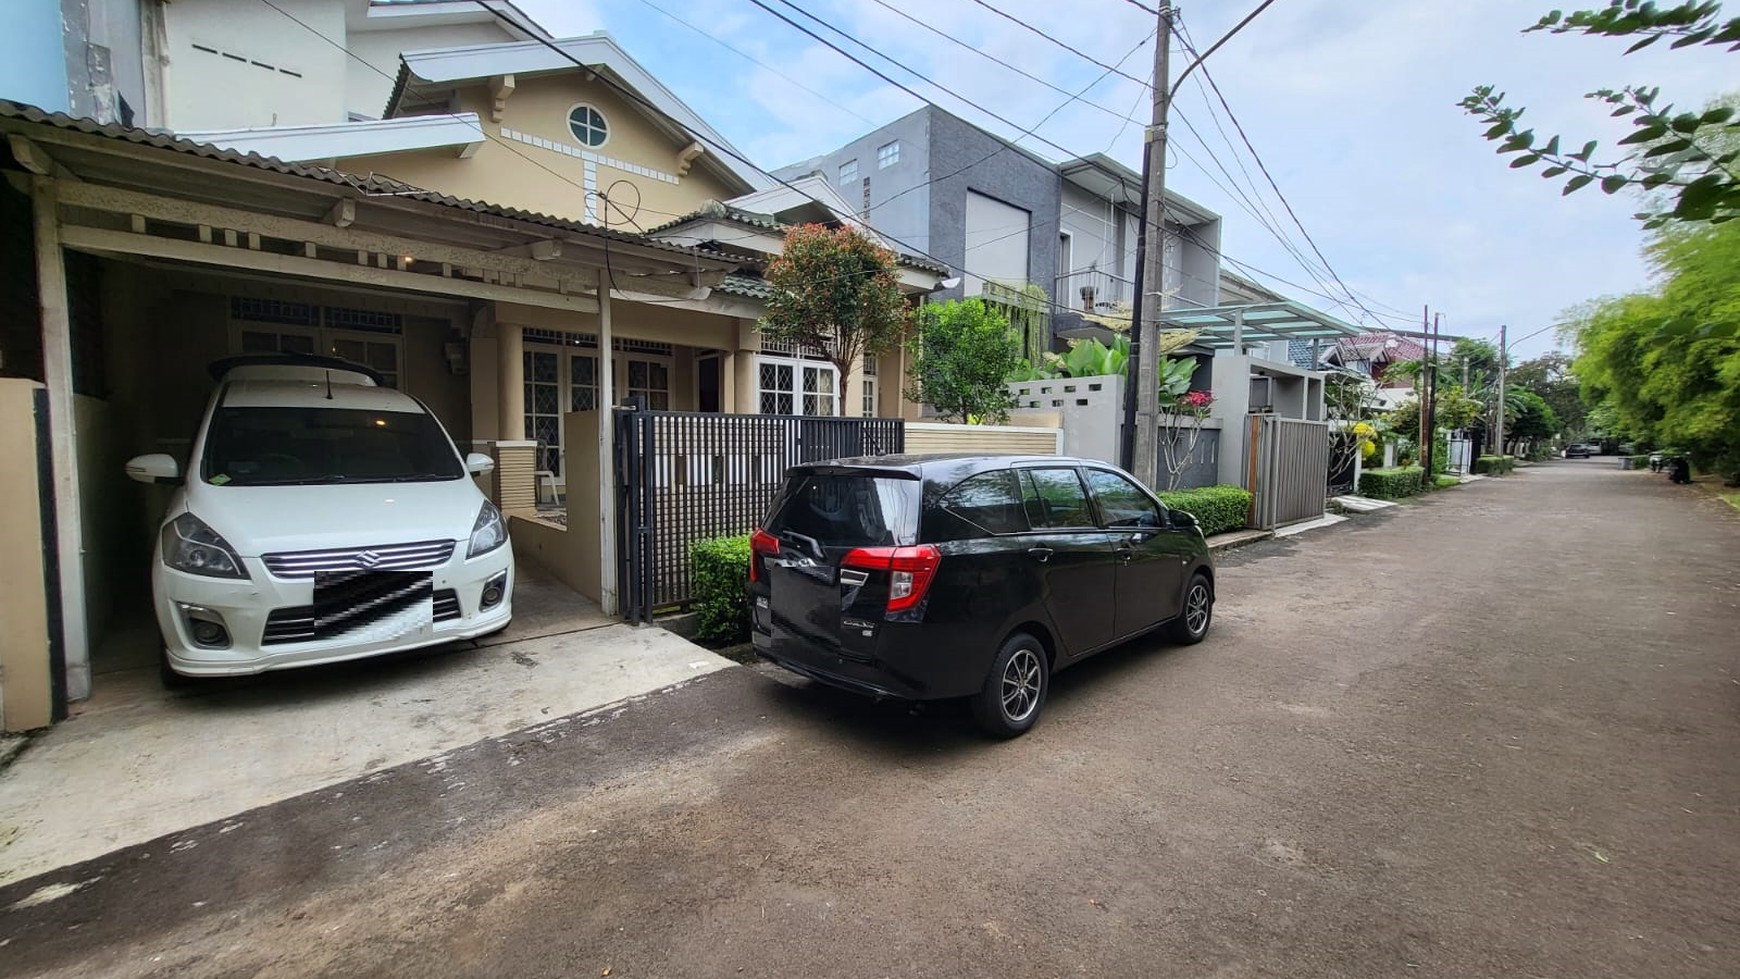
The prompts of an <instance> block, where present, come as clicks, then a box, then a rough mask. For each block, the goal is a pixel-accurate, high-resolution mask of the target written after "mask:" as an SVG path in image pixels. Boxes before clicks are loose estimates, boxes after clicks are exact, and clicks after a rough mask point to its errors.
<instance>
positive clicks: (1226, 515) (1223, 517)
mask: <svg viewBox="0 0 1740 979" xmlns="http://www.w3.org/2000/svg"><path fill="white" fill-rule="evenodd" d="M1160 502H1162V503H1164V504H1166V505H1167V506H1169V507H1171V508H1172V509H1174V510H1183V511H1184V512H1185V513H1188V514H1190V515H1191V516H1193V517H1195V518H1196V522H1197V523H1199V524H1201V525H1202V532H1203V534H1204V535H1209V534H1219V533H1224V532H1225V531H1228V530H1237V529H1239V528H1240V527H1243V526H1244V525H1245V518H1246V516H1247V515H1248V514H1249V513H1250V512H1251V494H1250V492H1249V491H1247V490H1242V489H1240V488H1238V487H1237V486H1204V487H1202V488H1201V489H1187V490H1172V491H1170V492H1166V493H1161V494H1160Z"/></svg>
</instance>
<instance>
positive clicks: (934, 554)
mask: <svg viewBox="0 0 1740 979" xmlns="http://www.w3.org/2000/svg"><path fill="white" fill-rule="evenodd" d="M940 564H942V552H941V551H939V550H937V548H936V545H935V544H920V545H918V546H916V547H855V548H853V549H852V550H851V551H849V552H848V553H847V554H846V558H845V560H843V561H841V562H840V566H841V567H843V568H858V569H860V570H863V571H887V572H888V573H889V574H888V611H890V612H899V611H902V610H904V609H909V608H916V607H917V606H918V604H919V603H920V602H922V601H924V595H925V592H927V591H929V590H930V583H931V581H932V580H934V579H935V578H936V569H937V566H938V565H940Z"/></svg>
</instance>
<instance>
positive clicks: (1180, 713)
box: [0, 461, 1740, 979]
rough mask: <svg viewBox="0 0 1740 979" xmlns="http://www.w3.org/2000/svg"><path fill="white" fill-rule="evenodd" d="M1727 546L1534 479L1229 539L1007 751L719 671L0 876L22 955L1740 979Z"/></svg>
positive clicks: (1059, 692) (919, 971)
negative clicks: (1142, 632) (1208, 590)
mask: <svg viewBox="0 0 1740 979" xmlns="http://www.w3.org/2000/svg"><path fill="white" fill-rule="evenodd" d="M1736 555H1740V515H1737V514H1735V513H1734V512H1732V510H1731V509H1729V508H1727V507H1725V506H1724V505H1723V504H1721V503H1720V502H1719V501H1717V500H1714V499H1710V498H1707V497H1703V496H1701V495H1696V494H1692V493H1688V492H1685V491H1683V489H1681V488H1677V487H1672V486H1669V485H1668V484H1667V483H1666V482H1665V481H1664V480H1661V479H1659V478H1653V477H1651V476H1650V475H1649V474H1648V473H1624V472H1619V471H1617V470H1614V469H1611V468H1609V467H1608V466H1606V465H1600V466H1596V465H1591V464H1584V463H1583V462H1581V461H1566V462H1561V463H1554V464H1550V465H1546V466H1541V467H1536V468H1531V469H1528V470H1526V471H1522V472H1518V473H1516V474H1514V475H1511V476H1507V477H1504V478H1502V479H1489V480H1482V481H1480V482H1478V483H1474V484H1471V485H1468V486H1464V487H1462V488H1461V489H1457V490H1452V491H1449V492H1446V493H1439V494H1433V495H1432V496H1431V497H1430V498H1428V499H1425V500H1422V501H1418V502H1413V503H1409V504H1407V505H1405V506H1402V507H1398V508H1395V509H1391V510H1386V511H1384V512H1383V513H1381V514H1372V515H1367V516H1361V517H1359V518H1356V519H1354V520H1351V521H1349V522H1348V523H1346V524H1343V525H1340V526H1337V527H1334V528H1331V529H1328V530H1325V531H1322V532H1320V533H1316V534H1309V535H1305V536H1302V537H1299V538H1294V539H1291V540H1275V541H1268V542H1264V543H1261V544H1256V545H1253V546H1252V547H1249V548H1245V549H1243V550H1240V551H1236V552H1233V553H1230V554H1228V555H1225V556H1224V557H1223V558H1222V561H1221V567H1220V579H1219V584H1220V587H1219V591H1220V598H1221V602H1220V605H1219V607H1218V609H1217V613H1218V620H1217V623H1216V626H1215V632H1214V634H1213V635H1212V636H1211V637H1210V638H1209V640H1208V641H1207V642H1205V643H1203V644H1202V645H1200V646H1196V647H1191V648H1188V649H1172V648H1168V647H1165V646H1163V645H1159V644H1153V643H1149V644H1137V645H1134V646H1132V647H1130V648H1126V649H1122V650H1115V651H1112V652H1110V653H1107V654H1105V655H1103V656H1101V657H1098V658H1096V659H1095V660H1094V661H1092V662H1090V663H1089V664H1087V665H1084V666H1082V667H1080V668H1078V669H1076V670H1073V671H1070V672H1069V673H1066V674H1063V675H1062V676H1060V677H1059V678H1058V682H1057V684H1056V686H1055V687H1054V692H1053V699H1052V701H1051V703H1050V705H1049V708H1048V714H1047V716H1046V717H1045V719H1044V720H1043V721H1042V722H1041V724H1040V725H1039V727H1038V728H1037V729H1036V730H1034V731H1033V732H1032V733H1031V734H1030V735H1028V736H1027V737H1025V738H1022V739H1019V740H1017V741H1013V742H1008V743H992V742H987V741H985V740H983V739H981V738H979V737H978V736H977V735H976V734H974V733H973V731H972V728H971V725H970V724H969V723H968V721H967V720H966V719H965V718H964V717H963V716H962V715H961V713H960V712H959V711H956V710H952V709H946V708H930V709H926V710H922V711H917V712H912V711H909V710H907V709H906V708H903V707H900V706H897V705H893V704H882V705H877V704H872V703H868V702H865V701H861V700H858V699H855V698H852V697H848V696H844V695H836V694H833V693H830V692H829V691H826V690H820V689H815V688H812V687H809V686H808V685H807V684H805V683H803V682H801V681H793V682H774V681H773V680H771V679H769V678H766V677H763V676H761V675H758V674H756V673H753V672H751V671H747V670H738V669H731V670H723V671H719V672H717V673H713V674H710V675H708V676H706V677H703V678H701V679H699V680H697V681H695V682H693V683H691V684H688V685H686V686H684V687H682V688H681V689H678V690H676V691H673V692H670V693H666V694H661V695H658V696H655V697H652V698H648V699H647V700H644V701H642V702H640V703H637V704H633V705H629V706H627V707H625V708H623V709H622V710H621V711H620V712H619V716H615V717H611V718H607V719H600V718H593V719H591V720H592V721H594V723H586V722H582V721H572V722H556V723H552V724H550V725H545V726H543V727H541V728H538V729H536V730H533V731H526V732H519V733H516V734H514V735H510V736H507V737H504V738H499V739H492V740H489V741H486V742H482V743H480V744H477V745H473V746H471V747H468V748H465V749H461V750H458V751H454V752H450V753H448V754H447V756H446V757H445V760H444V762H443V763H442V765H441V766H439V767H436V766H430V765H407V766H400V767H398V768H395V769H391V770H389V771H386V772H383V773H380V774H379V775H378V776H376V777H373V778H370V779H366V780H360V781H357V782H352V783H349V784H347V785H345V786H340V787H335V788H333V789H331V790H328V791H324V792H321V793H318V794H315V795H309V796H302V797H299V798H296V799H292V800H289V801H286V802H283V803H280V804H277V805H274V806H269V807H266V808H263V809H258V810H254V811H253V812H250V813H248V814H246V815H245V816H243V817H242V818H240V819H239V820H237V821H236V822H237V823H239V825H236V826H235V828H233V829H232V830H231V831H230V832H225V831H224V828H225V825H229V824H220V825H216V826H208V827H203V828H201V829H199V830H195V831H190V832H186V833H180V834H176V835H175V836H172V837H168V838H165V839H160V840H155V841H152V842H150V843H147V844H144V845H141V846H138V847H133V848H129V849H127V850H123V851H120V852H118V853H115V854H111V855H109V856H107V857H104V858H103V859H100V860H95V861H91V862H89V863H86V864H83V865H81V866H78V867H70V868H67V869H65V870H63V871H60V872H57V873H55V874H52V875H48V876H45V877H42V878H39V879H37V880H33V881H28V882H23V883H19V884H14V885H11V886H10V887H0V944H4V948H3V949H0V973H4V974H7V975H46V976H51V977H61V976H66V977H72V976H78V977H80V979H85V977H93V976H105V977H107V976H147V975H163V976H170V975H173V976H178V977H180V976H193V977H206V976H213V977H215V976H232V975H248V976H256V975H257V976H301V975H310V974H321V975H334V976H340V975H342V976H364V975H367V976H377V975H414V976H417V977H419V979H434V977H445V976H516V977H536V976H564V977H574V976H601V975H608V976H611V977H613V979H614V977H635V976H659V977H680V976H698V977H717V976H725V977H731V976H738V975H742V976H802V977H813V976H828V977H840V979H855V977H873V976H876V977H879V976H901V977H924V976H938V977H949V979H956V977H962V976H998V977H1027V976H1062V975H1089V976H1107V977H1115V976H1140V977H1144V979H1165V977H1174V976H1177V977H1192V979H1200V977H1209V976H1213V977H1258V976H1284V977H1288V979H1310V977H1336V979H1342V977H1374V979H1376V977H1383V979H1395V977H1401V976H1406V977H1410V979H1412V977H1425V976H1431V977H1446V979H1468V977H1477V976H1505V977H1526V976H1534V977H1552V979H1565V977H1573V976H1574V977H1590V976H1614V977H1657V976H1672V977H1674V979H1701V977H1721V979H1729V977H1731V976H1733V975H1734V963H1735V962H1736V961H1737V960H1740V911H1737V909H1740V709H1737V707H1736V705H1737V704H1740V682H1737V680H1740V644H1737V643H1736V641H1735V636H1736V634H1737V633H1740V583H1737V580H1736V578H1737V575H1740V561H1737V559H1736ZM341 792H342V795H340V793H341Z"/></svg>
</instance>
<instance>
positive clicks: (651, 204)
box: [340, 72, 741, 230]
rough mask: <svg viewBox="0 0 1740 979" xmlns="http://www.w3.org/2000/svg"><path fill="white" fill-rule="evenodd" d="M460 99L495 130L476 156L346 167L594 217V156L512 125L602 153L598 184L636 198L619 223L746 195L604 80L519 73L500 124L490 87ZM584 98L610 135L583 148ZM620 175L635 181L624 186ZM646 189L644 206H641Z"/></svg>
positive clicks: (375, 159)
mask: <svg viewBox="0 0 1740 979" xmlns="http://www.w3.org/2000/svg"><path fill="white" fill-rule="evenodd" d="M457 102H458V104H457V105H456V106H455V109H456V110H457V111H461V112H475V113H477V114H478V117H479V118H480V119H481V120H482V122H483V127H484V131H485V132H486V133H488V134H489V137H490V138H489V139H487V140H485V142H484V143H483V145H482V146H480V147H478V149H477V152H476V153H475V154H473V155H472V157H471V158H470V159H460V158H459V157H458V156H456V155H455V154H454V152H453V151H452V150H427V151H421V152H415V153H394V154H386V155H381V156H364V157H354V158H350V159H347V160H343V161H341V163H340V166H341V167H342V169H344V170H347V171H350V172H352V173H376V174H382V175H385V176H389V177H392V178H394V179H397V180H402V181H404V182H406V183H409V184H413V185H415V186H418V187H423V188H426V189H429V190H435V191H439V192H441V193H444V194H451V195H453V196H455V197H463V198H467V199H469V200H478V201H489V202H491V203H493V204H506V205H508V206H510V207H518V208H523V209H525V210H528V211H534V212H537V213H539V214H549V215H553V216H555V217H562V218H569V219H572V220H576V221H582V220H587V215H586V192H585V188H586V187H587V183H586V161H584V160H583V159H581V158H580V157H577V156H570V155H568V154H566V153H563V152H560V151H558V150H553V149H548V148H546V147H544V146H540V145H533V144H530V143H525V142H520V141H518V140H515V139H513V138H511V137H507V136H503V135H502V132H501V130H502V129H503V128H506V129H509V130H513V131H515V132H519V133H524V134H526V135H528V136H533V137H537V138H540V139H544V140H549V141H552V142H555V143H559V144H563V145H565V146H569V147H572V148H574V149H576V150H582V149H585V150H588V151H589V152H592V153H593V154H595V155H596V156H597V157H599V158H600V159H599V161H598V162H596V163H595V164H594V180H593V183H592V185H591V186H592V188H593V189H595V190H598V191H601V192H605V193H611V187H612V186H613V185H615V186H616V187H617V189H616V191H615V192H614V195H615V197H616V198H617V199H618V200H619V202H626V203H622V206H623V208H624V209H625V210H627V211H628V213H629V217H631V218H632V219H633V220H632V222H630V221H629V220H626V219H625V218H624V216H623V215H622V214H620V213H616V212H611V213H609V214H608V218H609V220H608V224H609V225H610V226H611V227H616V228H625V229H627V230H644V229H646V228H651V227H654V226H656V225H660V224H664V223H665V222H667V221H670V220H671V219H672V218H674V217H679V216H682V215H686V214H689V213H691V212H693V211H695V210H696V209H698V208H699V207H700V206H701V205H702V204H704V203H706V202H707V201H709V200H726V199H729V198H731V197H735V196H737V195H738V194H739V193H741V191H740V190H738V189H737V188H735V187H732V186H730V185H728V184H727V183H726V182H725V181H723V180H721V179H719V178H718V177H717V176H715V175H714V174H713V172H712V171H710V170H709V169H708V168H707V167H706V166H705V165H702V164H701V163H700V162H699V161H698V160H697V161H696V165H694V166H692V167H691V168H690V170H689V172H688V173H687V174H686V175H683V174H679V173H678V170H679V168H680V164H679V161H678V158H677V157H678V154H679V153H680V152H682V150H683V149H684V148H685V147H686V146H687V145H688V144H687V142H686V141H679V140H677V139H673V138H671V137H670V136H667V135H665V134H664V133H663V132H660V131H659V130H658V129H657V128H656V127H654V126H653V124H652V123H651V121H650V120H649V119H648V118H647V117H646V116H645V115H644V114H642V111H641V110H640V109H639V108H638V107H636V106H635V105H634V104H632V103H629V102H627V101H626V100H624V99H622V98H620V97H619V96H617V95H616V93H615V92H614V91H612V90H611V89H610V88H609V87H608V86H606V85H604V84H603V83H600V82H587V81H585V80H584V79H582V78H581V76H580V74H579V73H578V72H575V73H572V74H560V75H549V76H545V77H543V78H522V79H519V85H518V87H517V88H516V89H515V91H514V93H513V95H512V96H510V97H509V99H508V101H507V107H506V111H505V112H504V113H503V114H502V121H501V122H500V123H494V122H491V121H490V109H491V106H492V102H493V99H492V97H491V96H490V94H489V91H488V89H487V88H486V87H485V86H482V85H479V86H476V87H474V88H470V89H465V90H462V91H461V92H460V93H459V98H458V99H457ZM580 102H586V103H589V104H591V105H592V106H593V107H594V108H596V109H598V110H599V111H600V112H601V113H603V115H604V118H605V121H606V122H607V123H608V125H609V128H610V138H609V139H608V140H607V141H606V142H605V143H604V145H602V146H599V147H597V148H596V149H589V148H587V147H582V146H580V145H579V142H578V141H577V140H576V139H575V138H574V135H573V134H572V133H570V132H569V131H568V112H569V110H570V109H571V108H573V107H574V106H575V105H576V104H577V103H580ZM708 152H711V151H710V150H709V151H708ZM609 161H617V162H616V163H614V164H613V163H612V162H609ZM621 164H633V165H636V166H640V167H645V168H647V169H650V170H654V171H658V172H659V173H663V174H666V175H669V176H672V177H676V178H677V182H676V183H674V184H673V183H670V182H668V181H665V180H660V179H657V178H655V177H650V176H647V175H645V174H641V173H635V172H633V171H631V170H629V169H627V168H626V167H624V166H622V165H621ZM619 181H624V182H626V183H628V184H630V185H632V186H633V189H632V190H630V189H628V188H626V187H622V186H620V185H618V182H619ZM637 191H638V199H639V206H638V208H636V207H635V206H634V204H633V202H634V201H635V200H636V192H637ZM598 210H599V213H598V216H597V219H596V220H597V223H606V222H605V220H604V219H605V217H606V215H605V214H604V213H603V207H602V205H599V208H598Z"/></svg>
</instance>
